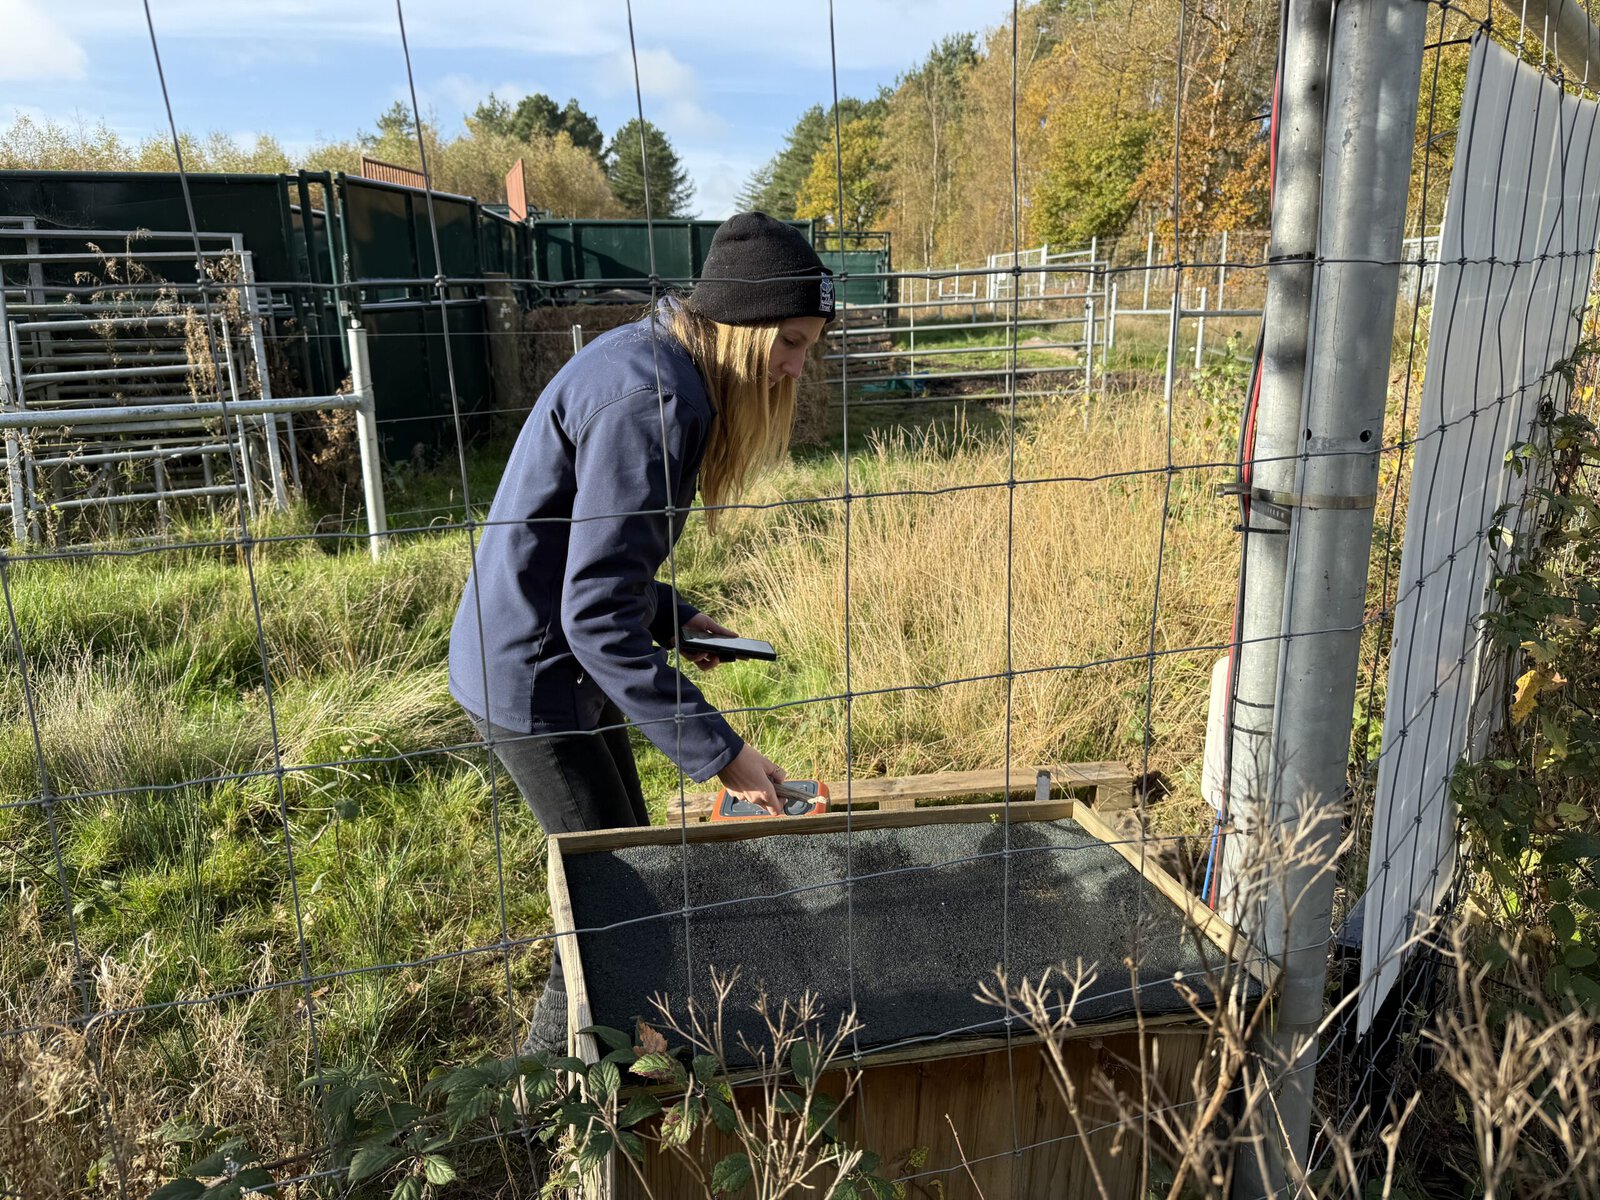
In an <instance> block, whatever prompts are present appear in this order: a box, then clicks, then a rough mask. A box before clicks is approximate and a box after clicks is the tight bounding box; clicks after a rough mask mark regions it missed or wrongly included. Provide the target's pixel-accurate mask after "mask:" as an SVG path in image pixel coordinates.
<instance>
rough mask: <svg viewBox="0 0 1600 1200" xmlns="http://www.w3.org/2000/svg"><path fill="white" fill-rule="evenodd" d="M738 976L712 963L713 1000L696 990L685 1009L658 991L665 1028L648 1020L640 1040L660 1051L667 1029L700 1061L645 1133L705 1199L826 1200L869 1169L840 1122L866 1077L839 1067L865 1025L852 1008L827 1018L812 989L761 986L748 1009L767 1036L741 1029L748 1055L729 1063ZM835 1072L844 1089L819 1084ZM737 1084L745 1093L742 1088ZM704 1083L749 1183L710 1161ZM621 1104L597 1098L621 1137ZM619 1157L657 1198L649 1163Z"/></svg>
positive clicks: (603, 1119) (741, 1046) (605, 1122)
mask: <svg viewBox="0 0 1600 1200" xmlns="http://www.w3.org/2000/svg"><path fill="white" fill-rule="evenodd" d="M738 979H739V972H738V971H737V970H735V971H733V972H731V973H724V972H721V971H718V970H716V969H715V968H713V969H712V971H711V989H712V997H713V998H712V1001H711V1003H710V1005H709V1006H707V1005H705V1004H702V1003H701V1002H700V1001H698V1000H695V999H693V998H691V999H690V1000H689V1001H688V1002H687V1003H686V1004H684V1005H683V1008H682V1010H681V1012H680V1011H679V1010H678V1009H677V1008H675V1006H674V1005H673V1002H672V1001H671V999H670V998H669V997H666V996H655V997H652V1001H651V1002H652V1003H653V1004H654V1005H655V1007H656V1009H657V1011H658V1012H659V1014H660V1024H661V1027H662V1032H657V1031H655V1030H652V1029H650V1028H649V1027H648V1026H644V1025H642V1024H641V1027H640V1035H641V1037H642V1038H643V1040H644V1045H643V1047H642V1048H643V1049H645V1050H646V1051H651V1050H654V1051H663V1050H664V1048H665V1046H666V1045H667V1040H666V1036H665V1035H673V1036H675V1037H676V1038H677V1039H679V1040H681V1041H682V1042H683V1043H684V1044H686V1045H687V1046H688V1047H689V1048H690V1049H691V1050H692V1051H693V1053H694V1055H695V1069H694V1070H693V1071H691V1072H689V1073H688V1075H687V1078H686V1079H685V1081H684V1083H683V1085H682V1086H683V1092H682V1094H681V1096H680V1098H679V1100H678V1101H677V1103H675V1104H672V1105H670V1106H668V1107H667V1108H666V1112H665V1115H664V1116H663V1117H662V1119H661V1122H660V1126H659V1133H658V1134H657V1135H655V1136H653V1137H647V1138H646V1139H645V1140H646V1141H648V1142H653V1143H654V1144H655V1145H656V1146H658V1147H661V1148H664V1149H666V1150H667V1151H668V1152H670V1153H671V1154H672V1156H673V1157H674V1158H675V1159H676V1160H677V1162H678V1163H679V1164H680V1165H681V1166H682V1167H683V1168H684V1169H685V1171H686V1172H687V1173H688V1174H689V1175H690V1176H691V1177H692V1178H693V1179H694V1180H695V1182H696V1185H697V1188H698V1191H697V1193H696V1194H703V1195H704V1196H706V1197H707V1200H710V1198H711V1197H712V1196H715V1195H720V1194H723V1193H724V1192H728V1191H739V1192H740V1194H744V1193H743V1191H742V1188H743V1187H745V1186H748V1188H749V1189H750V1192H749V1194H751V1195H753V1196H754V1197H755V1200H781V1198H783V1197H792V1196H798V1195H806V1196H815V1197H817V1198H818V1200H828V1198H829V1197H832V1196H834V1195H835V1194H836V1193H837V1192H838V1191H839V1190H840V1188H841V1186H842V1185H844V1183H845V1182H846V1180H847V1179H848V1178H849V1177H850V1176H851V1175H852V1174H854V1173H856V1172H857V1171H858V1170H864V1169H866V1167H865V1166H864V1153H863V1151H861V1150H860V1149H857V1148H854V1147H852V1146H849V1145H845V1144H842V1143H840V1142H839V1141H837V1140H836V1138H835V1131H834V1125H833V1118H834V1114H835V1113H836V1112H838V1111H839V1110H841V1109H842V1108H843V1107H844V1106H845V1105H846V1104H848V1102H849V1101H850V1099H851V1097H852V1096H854V1094H855V1092H856V1088H857V1085H858V1083H859V1080H860V1072H859V1071H858V1070H853V1069H839V1068H837V1067H836V1066H835V1063H836V1061H837V1060H838V1058H839V1057H840V1054H841V1052H842V1050H843V1049H844V1047H845V1045H846V1044H847V1043H848V1042H849V1041H850V1040H851V1039H852V1038H853V1037H854V1036H855V1034H856V1033H857V1032H858V1031H859V1030H860V1028H861V1026H860V1022H859V1021H858V1020H857V1019H856V1016H855V1014H854V1013H853V1012H851V1013H847V1014H845V1015H843V1016H841V1017H840V1018H839V1019H838V1020H837V1021H836V1022H834V1023H832V1024H831V1026H830V1025H829V1024H828V1022H827V1021H826V1019H825V1017H824V1015H823V1012H822V1007H821V1003H820V1000H819V998H818V997H817V996H816V994H815V993H810V992H808V993H806V994H805V995H803V996H801V997H800V998H799V999H798V1000H787V999H785V1000H781V1001H775V1000H774V999H773V998H772V997H770V996H768V995H767V993H766V991H765V990H764V989H759V988H758V989H757V990H756V995H755V998H754V999H753V1000H752V1001H750V1005H749V1007H750V1009H751V1011H753V1012H755V1013H756V1014H757V1016H759V1017H760V1019H761V1022H762V1024H763V1026H764V1027H765V1031H766V1036H765V1037H764V1038H757V1039H756V1040H754V1041H752V1040H750V1039H749V1038H747V1037H746V1036H745V1035H744V1034H743V1033H742V1032H741V1033H740V1034H739V1035H738V1039H737V1042H738V1050H739V1051H740V1052H741V1055H742V1058H741V1061H740V1063H739V1064H738V1065H734V1064H731V1063H730V1047H729V1044H728V1037H727V1033H726V1016H727V1013H728V1009H729V1005H730V1003H731V1002H732V997H733V993H734V990H735V987H736V985H737V983H738ZM640 1061H641V1064H642V1063H643V1062H644V1061H645V1060H644V1059H641V1060H640ZM830 1073H832V1074H833V1076H834V1077H835V1078H837V1079H838V1080H839V1081H840V1089H839V1093H838V1094H837V1095H832V1094H829V1095H824V1094H823V1092H822V1091H821V1090H820V1085H821V1083H822V1080H823V1077H824V1076H825V1075H829V1074H830ZM735 1087H737V1088H738V1090H739V1092H740V1093H742V1094H741V1095H738V1096H736V1095H735V1092H734V1090H733V1089H734V1088H735ZM697 1091H700V1092H704V1093H705V1094H706V1095H707V1096H708V1097H710V1104H709V1107H710V1110H711V1111H712V1112H713V1113H718V1112H720V1113H721V1115H722V1120H721V1121H720V1122H717V1123H716V1125H715V1128H716V1129H718V1130H720V1132H721V1133H722V1134H723V1135H724V1137H723V1140H724V1141H725V1142H727V1143H730V1144H731V1145H733V1146H734V1147H736V1148H737V1149H736V1151H735V1153H739V1152H742V1153H743V1154H744V1156H745V1157H746V1159H747V1161H748V1168H749V1175H748V1179H747V1182H746V1183H744V1184H739V1185H736V1186H731V1187H730V1184H729V1182H728V1181H727V1180H726V1179H725V1178H723V1177H719V1175H718V1172H717V1171H716V1170H713V1169H709V1168H710V1164H711V1160H712V1158H713V1157H714V1156H715V1155H716V1153H717V1152H716V1150H715V1142H714V1134H713V1129H712V1127H710V1126H709V1125H708V1124H707V1122H706V1120H705V1119H704V1118H701V1119H700V1120H699V1121H698V1122H697V1121H696V1118H695V1116H694V1112H695V1111H696V1110H697V1104H696V1100H695V1095H696V1092H697ZM752 1094H753V1097H752ZM665 1101H666V1097H663V1103H665ZM619 1104H620V1101H619V1099H618V1096H617V1094H616V1093H613V1094H612V1095H611V1097H610V1098H609V1103H607V1104H603V1105H601V1106H600V1108H601V1116H600V1124H601V1125H602V1127H603V1128H604V1130H605V1131H606V1132H607V1133H609V1134H610V1135H611V1136H612V1138H613V1139H615V1140H616V1141H617V1143H618V1144H621V1141H622V1137H621V1134H622V1131H623V1123H619V1120H618V1118H619V1115H620V1114H619ZM674 1127H676V1130H675V1128H674ZM723 1148H724V1149H726V1148H727V1147H726V1146H724V1147H723ZM622 1158H623V1160H624V1161H626V1162H627V1163H628V1165H629V1167H630V1168H631V1169H632V1171H633V1173H634V1175H635V1178H636V1179H637V1180H638V1183H639V1186H640V1187H641V1188H642V1189H643V1190H644V1192H645V1194H646V1195H649V1196H652V1197H653V1196H655V1192H654V1191H653V1189H652V1188H651V1185H650V1180H649V1178H648V1176H647V1174H646V1171H645V1166H644V1163H643V1162H640V1161H636V1160H635V1159H634V1158H632V1157H628V1156H625V1155H624V1156H622ZM674 1200H676V1197H674Z"/></svg>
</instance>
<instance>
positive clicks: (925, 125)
mask: <svg viewBox="0 0 1600 1200" xmlns="http://www.w3.org/2000/svg"><path fill="white" fill-rule="evenodd" d="M977 60H978V52H977V46H976V44H975V42H974V39H973V36H972V35H971V34H970V33H969V34H959V35H953V36H951V37H947V38H945V39H944V40H943V41H942V42H940V43H939V44H938V45H936V46H935V47H934V48H933V49H932V50H931V51H930V52H929V54H928V57H927V58H926V59H925V60H924V61H923V62H922V64H921V65H920V66H918V67H917V68H915V69H914V70H912V71H910V72H908V73H906V74H905V75H903V76H901V77H900V80H899V82H898V84H897V85H896V87H895V91H894V94H893V95H892V96H891V97H890V98H889V102H888V105H887V108H888V113H887V115H886V116H885V118H884V169H885V172H886V175H887V179H886V188H887V193H888V212H887V214H886V216H887V220H886V221H885V224H886V225H888V227H889V228H890V230H891V231H892V232H893V233H894V236H895V246H896V247H897V248H898V249H899V250H900V251H901V253H902V254H906V253H909V254H910V256H911V257H910V258H909V259H908V260H906V262H905V263H904V264H903V265H912V264H916V265H921V266H931V265H937V264H938V262H939V261H940V259H941V257H944V254H943V252H944V245H943V238H942V236H941V235H942V234H943V232H944V226H945V223H946V219H947V216H948V213H949V207H950V204H949V201H950V195H951V189H952V188H953V186H954V183H955V172H954V161H955V160H954V141H955V132H956V128H957V126H958V124H959V122H960V119H961V114H962V112H963V110H964V109H965V92H964V89H965V87H966V80H967V72H969V71H970V70H971V69H972V67H973V65H974V64H975V63H976V62H977ZM950 257H951V258H958V257H959V254H952V255H950Z"/></svg>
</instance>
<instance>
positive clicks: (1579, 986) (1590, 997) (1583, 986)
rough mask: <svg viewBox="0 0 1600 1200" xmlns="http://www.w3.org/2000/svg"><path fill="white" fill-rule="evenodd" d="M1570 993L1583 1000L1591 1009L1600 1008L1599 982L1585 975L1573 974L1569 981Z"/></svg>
mask: <svg viewBox="0 0 1600 1200" xmlns="http://www.w3.org/2000/svg"><path fill="white" fill-rule="evenodd" d="M1571 987H1572V994H1573V995H1575V996H1576V997H1578V999H1579V1000H1581V1001H1583V1002H1584V1004H1586V1005H1588V1007H1589V1008H1591V1009H1600V983H1596V982H1595V981H1594V980H1593V979H1590V978H1589V977H1588V976H1587V975H1574V976H1573V977H1572V981H1571Z"/></svg>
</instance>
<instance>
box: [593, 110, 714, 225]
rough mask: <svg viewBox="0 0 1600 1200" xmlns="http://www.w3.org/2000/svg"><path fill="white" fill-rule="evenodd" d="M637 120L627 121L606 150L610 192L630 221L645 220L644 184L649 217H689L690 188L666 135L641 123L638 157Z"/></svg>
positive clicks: (685, 172)
mask: <svg viewBox="0 0 1600 1200" xmlns="http://www.w3.org/2000/svg"><path fill="white" fill-rule="evenodd" d="M639 130H640V125H639V119H638V118H637V117H635V118H633V119H632V120H630V121H629V122H628V123H627V124H626V125H624V126H623V127H622V128H621V129H619V130H617V132H616V136H615V137H613V138H612V139H611V144H610V145H609V146H607V147H606V153H605V163H606V178H607V180H609V181H610V183H611V191H612V193H613V194H614V195H615V196H616V198H617V203H619V204H620V205H621V206H622V210H623V212H624V213H625V214H626V215H628V216H630V217H642V216H645V215H646V213H645V184H646V182H647V180H648V183H649V191H650V212H649V215H650V216H652V217H687V216H690V215H691V214H690V212H689V201H690V200H691V199H692V198H693V197H694V184H693V183H691V182H690V181H689V173H688V172H687V171H685V170H684V169H683V164H682V163H681V162H679V161H678V154H677V151H675V150H673V148H672V143H671V142H669V141H668V140H667V135H666V134H664V133H662V132H661V130H659V129H657V128H656V127H655V126H654V125H652V124H651V123H650V122H649V121H646V122H645V123H644V156H643V158H642V159H641V157H640V154H639Z"/></svg>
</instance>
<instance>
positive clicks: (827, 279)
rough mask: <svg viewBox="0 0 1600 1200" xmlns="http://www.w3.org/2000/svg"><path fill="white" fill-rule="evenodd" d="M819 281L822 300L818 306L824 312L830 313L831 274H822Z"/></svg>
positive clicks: (831, 303) (831, 300) (831, 297)
mask: <svg viewBox="0 0 1600 1200" xmlns="http://www.w3.org/2000/svg"><path fill="white" fill-rule="evenodd" d="M821 282H822V300H821V303H820V304H819V305H818V307H819V308H821V309H822V311H823V312H825V313H831V312H832V311H833V276H832V275H824V276H822V279H821Z"/></svg>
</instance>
